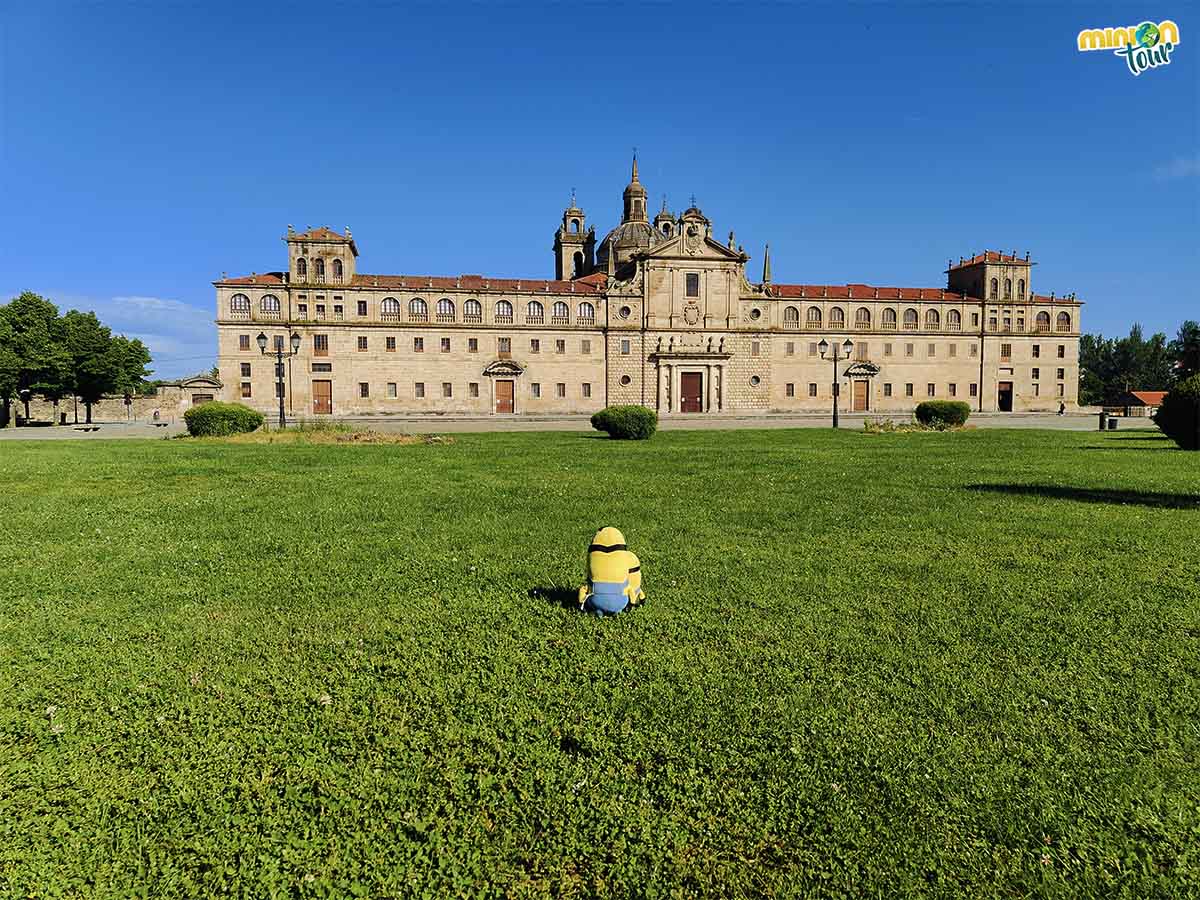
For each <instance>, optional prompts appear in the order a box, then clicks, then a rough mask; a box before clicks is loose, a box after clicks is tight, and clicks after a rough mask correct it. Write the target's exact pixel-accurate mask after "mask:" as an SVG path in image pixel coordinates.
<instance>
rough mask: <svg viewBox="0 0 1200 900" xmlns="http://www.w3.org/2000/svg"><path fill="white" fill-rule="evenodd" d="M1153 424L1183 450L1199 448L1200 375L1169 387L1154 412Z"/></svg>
mask: <svg viewBox="0 0 1200 900" xmlns="http://www.w3.org/2000/svg"><path fill="white" fill-rule="evenodd" d="M1154 424H1155V425H1157V426H1158V427H1159V429H1160V430H1161V431H1162V433H1163V434H1165V435H1166V436H1167V437H1169V438H1170V439H1171V440H1173V441H1174V442H1175V443H1177V444H1178V445H1179V446H1180V447H1181V448H1183V449H1184V450H1200V375H1193V376H1192V377H1191V378H1185V379H1184V380H1183V381H1181V382H1179V384H1177V385H1175V387H1173V388H1171V390H1170V391H1169V392H1168V393H1167V396H1165V397H1163V400H1162V405H1161V406H1160V407H1159V408H1158V412H1156V413H1155V414H1154Z"/></svg>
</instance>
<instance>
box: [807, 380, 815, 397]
mask: <svg viewBox="0 0 1200 900" xmlns="http://www.w3.org/2000/svg"><path fill="white" fill-rule="evenodd" d="M808 396H810V397H815V396H817V383H816V382H815V381H810V382H809V383H808Z"/></svg>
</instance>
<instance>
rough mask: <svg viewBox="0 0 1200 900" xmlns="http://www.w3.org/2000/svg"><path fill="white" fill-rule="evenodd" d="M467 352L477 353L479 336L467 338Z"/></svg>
mask: <svg viewBox="0 0 1200 900" xmlns="http://www.w3.org/2000/svg"><path fill="white" fill-rule="evenodd" d="M467 352H468V353H478V352H479V338H467Z"/></svg>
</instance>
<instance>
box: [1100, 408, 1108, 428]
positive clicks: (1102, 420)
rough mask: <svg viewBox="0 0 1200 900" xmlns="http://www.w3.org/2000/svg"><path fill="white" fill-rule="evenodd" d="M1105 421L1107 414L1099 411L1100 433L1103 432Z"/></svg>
mask: <svg viewBox="0 0 1200 900" xmlns="http://www.w3.org/2000/svg"><path fill="white" fill-rule="evenodd" d="M1107 420H1108V413H1106V412H1104V410H1101V411H1100V430H1101V431H1103V430H1104V423H1105V422H1106V421H1107Z"/></svg>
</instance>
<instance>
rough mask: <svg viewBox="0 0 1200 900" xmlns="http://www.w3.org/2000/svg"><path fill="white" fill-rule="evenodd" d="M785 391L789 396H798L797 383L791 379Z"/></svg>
mask: <svg viewBox="0 0 1200 900" xmlns="http://www.w3.org/2000/svg"><path fill="white" fill-rule="evenodd" d="M784 393H786V394H787V396H789V397H795V396H796V385H794V384H792V383H791V382H790V381H789V382H788V383H787V385H786V386H785V388H784Z"/></svg>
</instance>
